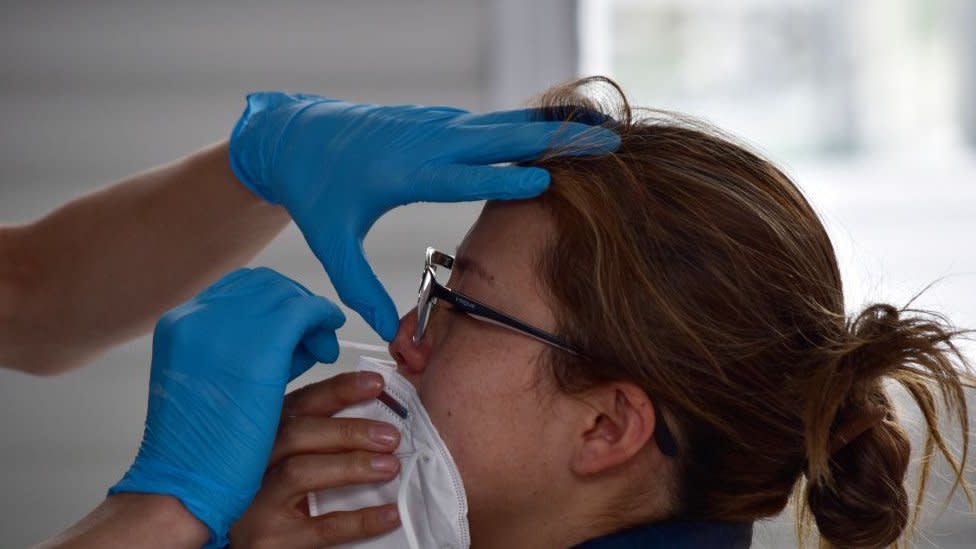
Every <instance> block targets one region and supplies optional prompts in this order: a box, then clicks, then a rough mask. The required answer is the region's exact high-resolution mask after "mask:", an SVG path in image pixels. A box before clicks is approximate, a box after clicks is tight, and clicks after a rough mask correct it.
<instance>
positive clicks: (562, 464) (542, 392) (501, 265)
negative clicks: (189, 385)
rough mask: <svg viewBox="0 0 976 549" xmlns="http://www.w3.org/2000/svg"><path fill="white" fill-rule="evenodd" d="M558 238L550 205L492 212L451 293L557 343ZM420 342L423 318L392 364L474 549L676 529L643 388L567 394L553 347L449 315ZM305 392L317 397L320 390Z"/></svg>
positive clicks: (404, 323) (408, 331) (454, 276)
mask: <svg viewBox="0 0 976 549" xmlns="http://www.w3.org/2000/svg"><path fill="white" fill-rule="evenodd" d="M552 231H553V228H552V224H551V222H550V220H549V218H548V216H547V214H546V212H545V211H544V210H543V209H542V208H541V206H540V205H539V204H538V203H537V202H533V201H526V202H506V203H490V204H489V205H488V206H487V207H486V209H485V210H484V211H483V212H482V215H481V217H480V218H479V219H478V221H477V222H476V223H475V224H474V226H473V227H472V228H471V230H470V232H469V233H468V235H467V237H466V238H465V240H464V242H463V244H462V245H461V246H460V248H459V250H458V254H457V256H456V257H457V258H458V259H459V261H458V262H457V263H456V264H455V268H454V269H453V270H452V272H451V278H450V281H449V282H448V283H447V286H448V287H450V288H452V289H454V290H457V291H459V292H461V293H464V294H465V295H468V296H470V297H472V298H474V299H477V300H479V301H481V302H482V303H485V304H486V305H489V306H491V307H494V308H497V309H499V310H501V311H504V312H506V313H508V314H510V315H512V316H515V317H516V318H519V319H521V320H523V321H525V322H528V323H530V324H533V325H535V326H537V327H539V328H542V329H545V330H548V331H554V329H555V318H554V315H553V313H552V310H551V308H550V307H549V306H548V304H547V302H546V298H545V295H546V292H545V291H544V289H543V287H542V286H541V284H540V282H539V281H538V280H537V279H536V276H535V274H534V272H533V266H534V265H535V259H536V258H537V257H538V253H539V252H540V250H541V248H542V245H543V244H544V242H546V240H547V238H549V237H550V235H551V234H552ZM415 329H416V311H415V310H411V311H410V312H409V313H408V314H407V315H406V316H404V317H403V318H402V319H401V322H400V328H399V331H398V332H397V335H396V338H395V339H394V341H393V342H392V343H391V344H390V354H391V355H392V356H393V357H394V359H395V360H396V361H397V364H398V367H399V370H400V372H401V373H402V374H403V375H404V376H406V377H407V378H408V379H409V380H410V381H411V382H412V383H413V384H414V385H415V386H416V387H417V390H418V394H419V396H420V398H421V400H422V401H423V403H424V406H425V407H426V409H427V410H428V412H429V414H430V416H431V420H432V421H433V423H434V425H435V426H436V427H437V429H438V432H439V433H440V435H441V436H442V437H443V439H444V441H445V443H446V444H447V446H448V448H449V449H450V450H451V453H452V456H453V458H454V460H455V462H456V463H457V465H458V468H459V470H460V473H461V476H462V478H463V481H464V486H465V491H466V493H467V497H468V504H469V513H468V518H469V523H470V527H471V538H472V540H473V541H472V546H473V547H476V548H481V549H483V548H489V549H492V548H509V549H511V548H516V549H518V548H522V547H525V548H539V547H571V546H573V545H575V544H577V543H580V542H583V541H585V540H588V539H592V538H594V537H598V536H600V535H602V534H605V533H609V532H612V531H614V530H617V529H620V528H623V527H625V526H628V525H632V524H637V523H642V522H649V521H653V520H656V519H661V518H664V517H665V516H666V513H667V510H668V503H667V498H666V493H665V491H663V490H662V489H660V488H656V487H659V486H664V485H666V482H667V479H668V478H669V475H670V474H671V471H670V469H669V460H668V458H666V457H664V456H663V455H662V454H661V453H660V451H659V450H658V449H657V446H656V445H655V444H654V443H653V438H652V433H653V428H654V420H655V417H654V412H653V408H652V406H651V403H650V400H649V399H648V397H647V395H646V393H645V392H644V391H643V390H641V389H640V388H639V387H637V386H636V385H634V384H630V383H611V384H607V385H603V386H600V387H597V388H594V389H592V390H589V391H586V392H584V393H581V394H574V395H567V394H565V393H562V392H561V391H559V390H558V389H557V388H556V387H555V385H554V382H553V381H552V379H551V378H550V376H549V374H548V373H547V371H546V370H545V369H544V366H543V364H542V363H541V362H540V357H541V355H542V353H543V352H544V351H545V350H546V346H545V344H543V343H540V342H538V341H536V340H534V339H531V338H528V337H526V336H524V335H521V334H518V333H516V332H513V331H511V330H507V329H505V328H502V327H498V326H495V325H492V324H488V323H485V322H481V321H478V320H475V319H473V318H471V317H468V316H466V315H464V314H461V313H458V312H453V311H451V310H450V309H449V306H447V305H443V304H441V305H437V306H436V308H435V312H434V316H433V317H432V319H431V325H430V326H429V327H428V331H427V333H426V334H425V336H424V338H423V340H422V341H421V342H420V343H414V342H413V339H412V337H413V335H414V333H415ZM323 383H328V381H326V382H323ZM305 391H306V394H307V396H308V397H312V398H314V395H315V391H316V388H315V386H312V387H310V388H308V389H305ZM321 419H322V420H324V421H335V420H331V419H328V418H324V417H323V418H321ZM288 429H289V428H288V427H285V428H283V432H286V431H287V430H288ZM290 438H293V437H290V436H287V435H285V436H280V437H279V440H278V445H279V447H280V448H278V449H276V451H277V452H281V453H290V454H293V455H294V454H300V453H302V452H314V451H316V450H315V448H314V446H315V444H314V443H307V444H305V445H304V446H302V447H301V448H299V447H298V446H297V445H295V444H294V443H292V442H289V440H288V439H290ZM282 482H284V481H282V480H280V479H277V480H272V481H270V482H266V483H265V484H264V485H263V487H262V492H271V491H287V488H284V487H283V486H279V485H278V484H279V483H282ZM258 499H262V495H261V494H259V496H258ZM635 502H640V504H635ZM273 513H278V514H280V513H281V511H274V510H273V508H272V507H266V508H264V509H262V510H259V511H255V512H254V513H251V511H249V512H248V515H246V516H245V519H243V520H242V521H241V523H245V522H252V523H253V522H256V521H258V520H261V517H266V516H269V515H271V514H273ZM628 513H630V514H628ZM241 523H238V527H243V526H242V524H241ZM281 527H282V526H281V525H280V524H279V525H275V524H270V522H269V521H267V520H263V521H262V526H257V527H254V530H262V529H263V530H264V537H266V538H274V537H275V536H277V535H284V534H283V533H281V534H277V533H276V532H275V528H281ZM243 546H247V545H243ZM269 546H274V547H285V545H269Z"/></svg>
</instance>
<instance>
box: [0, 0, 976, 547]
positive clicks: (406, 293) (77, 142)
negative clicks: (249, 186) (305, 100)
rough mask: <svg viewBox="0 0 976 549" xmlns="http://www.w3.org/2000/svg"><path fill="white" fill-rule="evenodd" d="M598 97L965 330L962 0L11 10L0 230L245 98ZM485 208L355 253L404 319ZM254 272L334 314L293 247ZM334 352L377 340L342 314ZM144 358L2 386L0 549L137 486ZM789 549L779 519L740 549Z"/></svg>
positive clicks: (951, 542) (968, 216) (965, 10)
mask: <svg viewBox="0 0 976 549" xmlns="http://www.w3.org/2000/svg"><path fill="white" fill-rule="evenodd" d="M589 74H606V75H609V76H611V77H613V78H615V79H616V80H617V81H618V82H619V83H620V84H621V85H622V86H623V88H624V90H625V91H626V92H627V93H628V95H629V97H630V99H631V100H632V102H633V103H634V104H638V105H643V106H649V107H656V108H665V109H673V110H680V111H684V112H687V113H690V114H694V115H697V116H700V117H703V118H705V119H708V120H710V121H712V122H714V123H715V124H717V125H719V126H720V127H722V128H724V129H726V130H728V131H730V132H732V133H734V134H736V135H739V136H741V137H742V138H743V139H744V140H746V141H747V142H749V143H751V144H752V145H753V146H754V147H756V148H758V149H759V150H761V151H762V152H764V153H766V154H767V155H769V156H770V157H772V158H773V159H774V160H775V161H777V162H778V163H779V164H780V165H781V166H782V167H783V168H784V169H785V170H786V171H787V173H789V174H791V175H792V176H793V177H794V179H795V180H796V181H797V182H798V183H799V185H800V187H801V188H802V189H803V190H804V192H805V193H806V194H807V195H808V197H809V198H810V199H811V201H812V202H813V204H814V205H815V206H816V208H817V209H818V211H819V212H820V213H821V215H822V217H823V219H824V221H825V223H826V225H827V227H828V230H829V231H830V233H831V236H832V238H833V241H834V244H835V246H836V248H837V252H838V257H839V259H840V262H841V269H842V272H843V274H844V278H845V284H846V291H847V300H848V301H847V303H848V308H849V309H850V310H851V311H852V312H853V311H856V310H858V309H859V308H860V307H861V306H863V305H864V304H865V303H868V302H871V301H888V302H891V303H894V304H898V305H900V304H904V303H905V302H906V301H907V300H908V299H910V298H911V297H912V296H913V295H915V294H916V293H918V292H919V291H920V290H922V289H923V288H924V287H926V285H928V284H929V283H931V282H934V281H938V283H937V284H936V285H935V286H933V287H932V288H931V289H929V290H928V291H927V292H926V293H924V294H923V295H922V296H921V297H920V298H919V299H918V301H917V302H916V303H917V304H918V305H920V306H923V307H930V308H934V309H936V310H939V311H942V312H944V313H945V314H946V315H948V316H949V318H950V319H952V320H953V321H954V322H955V323H956V324H958V325H960V326H968V327H976V256H974V254H973V253H972V251H971V250H972V248H973V243H972V240H973V237H976V215H974V211H976V188H974V185H973V183H974V182H976V154H974V148H976V2H973V1H972V0H854V1H851V0H737V1H732V0H723V1H709V0H579V1H571V0H536V1H533V2H523V1H520V0H355V1H353V0H346V1H332V2H320V1H315V0H279V1H277V2H256V1H252V0H211V1H208V2H199V1H190V0H169V1H168V2H151V1H149V0H126V1H122V0H89V1H86V2H73V1H68V0H62V1H45V0H33V1H29V2H28V1H22V0H8V1H7V2H4V16H3V18H2V20H0V75H2V76H0V119H2V121H3V124H2V125H0V221H2V222H3V223H9V224H16V223H23V222H27V221H29V220H32V219H35V218H37V217H38V216H41V215H43V214H45V213H46V212H48V211H50V210H51V209H53V208H55V207H56V206H58V205H59V204H61V203H63V202H64V201H66V200H69V199H71V198H72V197H75V196H78V195H79V194H82V193H85V192H87V191H90V190H92V189H94V188H96V187H99V186H101V185H104V184H106V183H109V182H111V181H113V180H116V179H118V178H121V177H124V176H126V175H128V174H131V173H133V172H136V171H139V170H143V169H145V168H147V167H150V166H153V165H156V164H159V163H163V162H167V161H170V160H173V159H175V158H178V157H180V156H182V155H185V154H187V153H189V152H191V151H193V150H194V149H196V148H198V147H200V146H203V145H206V144H208V143H211V142H213V141H216V140H219V139H223V138H225V137H226V136H227V135H228V133H229V131H230V129H231V127H232V125H233V123H234V122H235V121H236V119H237V116H238V115H239V114H240V111H241V109H242V107H243V101H242V100H243V96H244V94H245V93H247V92H248V91H252V90H259V89H282V90H288V91H304V92H311V93H319V94H322V95H328V96H333V97H339V98H344V99H348V100H352V101H361V102H377V103H426V104H438V103H439V104H450V105H456V106H460V107H464V108H468V109H474V110H487V109H494V108H510V107H516V106H519V105H520V104H523V103H525V102H526V101H527V100H528V99H530V98H531V97H532V96H533V95H534V94H536V93H538V92H540V91H542V90H544V89H545V88H546V87H548V86H550V85H552V84H556V83H559V82H562V81H565V80H567V79H570V78H572V77H574V76H576V75H589ZM479 207H480V205H479V204H467V205H460V206H458V205H453V206H434V205H416V206H410V207H407V208H402V209H400V210H397V211H395V212H393V213H392V214H390V215H389V216H387V217H385V218H384V219H382V220H381V221H380V223H379V224H378V225H377V226H376V228H375V229H374V230H373V232H372V233H371V234H370V237H369V239H368V240H367V243H366V244H367V251H368V253H369V255H370V256H371V258H372V260H373V264H374V266H375V267H376V270H377V271H378V273H379V275H380V277H381V278H382V279H383V280H384V282H385V283H386V284H387V286H388V288H389V290H390V291H391V293H392V295H393V297H394V299H395V300H396V302H397V303H398V305H399V307H400V309H401V311H403V312H405V311H406V310H408V309H409V308H410V307H411V306H412V303H411V302H412V301H413V300H414V299H415V292H416V285H417V277H418V275H419V270H420V267H421V266H422V263H421V261H422V253H423V250H424V248H425V246H426V245H428V244H433V245H437V246H446V247H451V246H453V245H455V244H457V243H458V242H459V241H460V239H461V238H462V236H463V234H464V232H465V230H466V229H467V227H468V225H469V224H470V223H471V221H473V219H474V216H475V215H476V214H477V212H478V209H479ZM255 263H256V264H262V265H269V266H271V267H273V268H275V269H278V270H281V271H283V272H284V273H286V274H288V275H290V276H292V277H295V278H297V279H299V280H300V281H302V282H303V283H305V284H306V285H308V286H309V287H310V288H312V289H313V290H314V291H317V292H320V293H323V294H325V295H329V296H334V293H333V292H332V291H331V289H330V288H329V287H328V284H327V280H326V278H325V276H324V274H323V272H322V271H321V268H320V267H319V265H318V264H317V263H316V261H315V260H314V258H313V257H312V256H311V254H310V253H309V252H308V251H307V249H306V248H305V245H304V243H303V241H302V239H301V236H300V235H299V233H298V232H297V231H296V230H295V229H294V228H293V227H290V228H289V229H287V230H286V231H285V232H284V233H283V234H282V235H281V237H280V238H278V239H277V240H276V241H275V242H274V243H273V244H272V245H271V246H270V247H269V248H268V249H267V250H266V251H265V252H264V253H263V254H261V256H259V257H258V258H257V259H256V260H255ZM64 306H65V307H66V308H67V307H71V306H72V305H71V304H70V303H65V304H64ZM341 337H345V338H347V339H352V340H359V341H366V342H374V343H375V342H376V341H377V338H376V336H374V335H373V334H372V333H370V331H369V330H368V329H366V327H365V324H364V323H363V322H361V321H360V320H359V319H358V318H353V317H352V315H350V322H349V323H348V324H347V327H346V328H344V331H343V332H342V334H341ZM149 344H150V341H149V339H148V338H142V339H139V340H136V341H134V342H132V343H130V344H127V345H124V346H121V347H119V348H117V349H115V350H113V351H111V352H109V353H108V354H106V355H104V356H102V357H101V358H99V359H98V360H96V361H95V362H94V363H92V364H90V365H88V366H87V367H85V368H83V369H81V370H79V371H75V372H72V373H68V374H65V375H62V376H59V377H56V378H47V379H39V378H31V377H28V376H25V375H22V374H18V373H13V372H8V371H0V416H2V418H3V419H2V420H0V475H2V477H0V478H2V481H0V482H2V484H0V489H2V490H3V492H4V496H3V497H2V498H0V546H2V547H20V546H25V545H29V544H31V543H34V542H37V541H39V540H41V539H43V538H44V537H45V536H48V535H50V534H52V533H54V532H56V531H58V530H60V529H62V528H64V527H65V526H67V525H69V524H70V523H72V522H73V521H74V520H76V519H78V518H80V517H81V516H82V515H83V514H84V513H85V512H86V511H87V510H88V509H90V508H91V507H92V506H93V505H95V504H96V503H97V502H98V501H100V500H101V498H102V497H103V495H104V492H105V490H106V489H107V488H108V486H109V485H111V484H112V483H113V482H115V481H116V480H117V479H118V478H119V477H120V476H121V474H122V473H123V472H124V471H125V470H126V468H127V467H128V465H129V464H130V463H131V459H132V457H133V456H134V454H135V451H136V449H137V445H138V442H139V440H140V438H141V434H142V426H143V418H144V414H145V395H146V386H147V377H148V362H149V356H150V354H149ZM967 351H968V352H969V354H970V356H974V357H976V355H974V354H973V351H974V349H973V348H972V347H971V346H970V347H967ZM353 358H354V356H353V354H352V353H350V354H349V356H344V357H343V358H342V359H341V361H342V362H349V361H351V360H352V359H353ZM326 372H327V367H324V366H320V367H318V368H317V369H314V370H313V372H311V373H310V374H307V375H306V376H305V377H303V378H302V379H300V380H298V381H296V384H299V385H301V384H305V383H307V382H309V381H312V380H314V379H319V378H321V377H324V375H325V374H326ZM974 404H976V403H974ZM903 415H904V417H906V418H907V419H908V420H909V421H915V420H917V416H915V415H914V413H913V411H912V410H910V409H906V410H904V412H903ZM916 426H917V425H916ZM959 442H960V441H959V440H958V439H956V440H955V444H958V443H959ZM968 477H969V479H970V481H971V482H973V481H976V475H974V474H973V472H972V465H971V466H970V471H969V473H968ZM945 488H946V483H945V482H944V481H943V480H940V479H936V481H935V490H936V491H935V492H934V493H933V495H932V497H930V498H929V500H930V503H931V505H930V512H928V513H927V514H926V515H925V517H923V520H922V522H921V526H920V530H919V532H918V533H917V535H916V538H915V540H914V542H913V545H916V546H920V547H971V546H972V544H973V539H976V519H974V517H973V516H972V514H969V513H968V512H967V511H966V510H965V506H964V505H963V503H964V501H963V500H962V498H959V497H956V498H955V499H954V500H953V502H952V503H951V504H950V505H949V506H948V509H947V510H945V512H941V513H940V511H942V508H943V506H942V501H943V500H944V493H945V492H944V491H945ZM792 536H793V534H792V522H791V515H790V514H789V512H787V513H784V515H783V516H782V517H779V518H777V519H775V520H769V521H764V522H762V523H760V525H759V526H758V527H757V529H756V534H755V546H756V547H790V546H793V545H795V541H794V538H793V537H792Z"/></svg>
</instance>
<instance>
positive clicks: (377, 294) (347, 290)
mask: <svg viewBox="0 0 976 549" xmlns="http://www.w3.org/2000/svg"><path fill="white" fill-rule="evenodd" d="M330 251H331V252H332V253H330V255H329V259H330V261H325V260H322V257H321V256H319V259H320V260H322V265H323V266H324V267H325V270H326V272H327V273H328V274H329V279H330V280H331V281H332V285H333V286H335V289H336V292H337V293H338V294H339V299H341V300H342V302H343V303H345V304H346V305H347V306H348V307H349V308H351V309H353V310H354V311H356V312H357V313H359V315H360V316H362V317H363V320H365V321H366V323H367V324H369V325H370V327H372V328H373V330H375V331H376V333H377V334H379V336H380V337H382V338H383V339H384V340H385V341H392V340H393V337H394V336H395V335H396V330H397V327H398V326H399V320H398V318H397V311H396V306H395V305H394V304H393V300H392V299H390V296H389V294H387V292H386V289H385V288H384V287H383V284H382V283H381V282H380V280H379V278H377V276H376V273H375V272H373V268H372V267H370V265H369V263H368V262H367V261H366V254H365V252H364V251H363V246H362V244H361V243H360V242H356V241H354V240H353V239H348V240H346V241H344V242H336V243H334V245H333V246H332V247H330Z"/></svg>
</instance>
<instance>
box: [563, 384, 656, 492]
mask: <svg viewBox="0 0 976 549" xmlns="http://www.w3.org/2000/svg"><path fill="white" fill-rule="evenodd" d="M584 399H585V400H586V401H587V404H588V405H589V408H588V414H589V417H588V418H587V419H586V423H585V426H584V428H583V432H582V433H581V434H580V435H579V437H578V444H579V445H578V451H577V452H576V454H575V456H574V459H573V469H574V471H575V472H576V473H577V474H580V475H595V474H599V473H601V472H603V471H606V470H609V469H612V468H615V467H618V466H620V465H623V464H626V463H627V462H628V461H630V460H632V459H633V458H634V457H635V456H637V455H638V454H639V453H640V452H641V451H642V450H643V449H644V448H645V447H646V446H647V444H648V441H649V440H651V438H652V436H653V433H654V422H655V421H656V419H657V418H656V417H655V414H654V407H653V406H652V405H651V401H650V398H649V397H648V396H647V393H645V392H644V390H643V389H641V388H640V387H638V386H636V385H634V384H633V383H625V382H618V383H610V384H607V385H603V386H600V387H598V388H596V389H594V390H593V391H592V392H590V393H588V394H587V395H586V396H585V397H584Z"/></svg>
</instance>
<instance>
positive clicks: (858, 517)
mask: <svg viewBox="0 0 976 549" xmlns="http://www.w3.org/2000/svg"><path fill="white" fill-rule="evenodd" d="M910 455H911V446H910V444H909V440H908V437H907V436H906V434H905V432H904V431H903V430H902V429H901V427H899V426H898V424H897V423H895V422H894V421H883V422H881V423H880V424H877V425H876V426H875V427H873V428H868V429H867V430H866V431H864V432H863V434H861V435H860V436H858V437H855V438H853V439H852V440H850V441H849V442H848V443H847V444H846V445H844V446H843V447H841V448H839V449H838V450H837V451H836V453H835V454H834V456H833V457H832V459H831V460H830V472H831V475H830V479H829V480H827V479H825V480H823V481H820V482H810V483H809V484H808V485H807V505H808V506H809V508H810V511H811V512H812V514H813V516H814V518H815V519H816V522H817V529H818V530H819V531H820V534H821V536H822V537H823V538H824V539H825V540H827V541H829V542H830V543H831V544H833V545H834V546H837V547H885V546H888V545H890V544H892V543H894V542H895V541H896V540H897V539H898V537H899V536H900V535H901V533H902V531H903V530H904V529H905V525H906V524H907V522H908V515H909V506H908V493H907V492H906V490H905V486H904V481H905V474H906V472H907V470H908V464H909V460H910Z"/></svg>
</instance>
